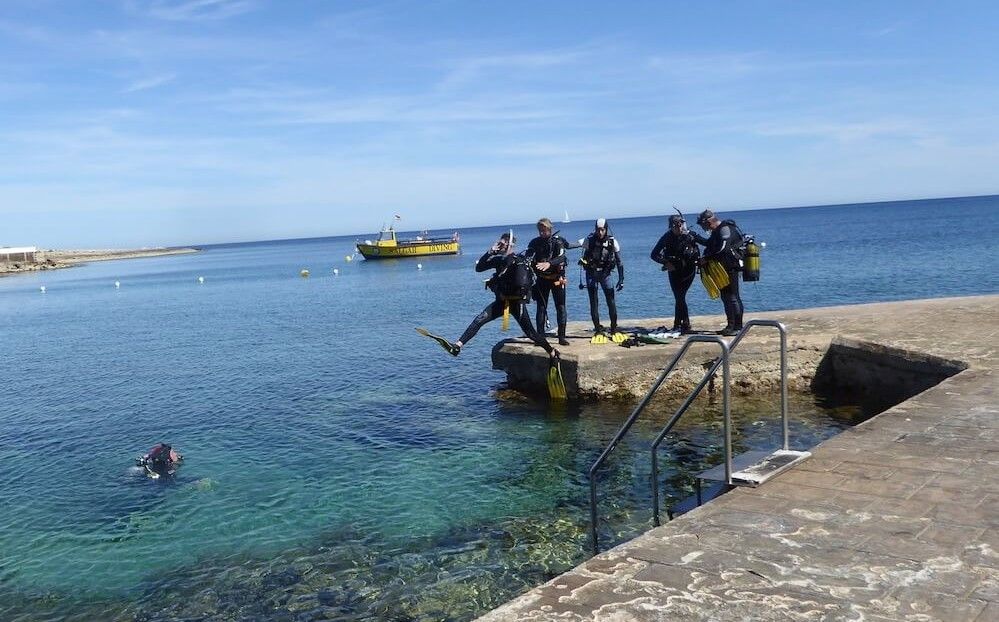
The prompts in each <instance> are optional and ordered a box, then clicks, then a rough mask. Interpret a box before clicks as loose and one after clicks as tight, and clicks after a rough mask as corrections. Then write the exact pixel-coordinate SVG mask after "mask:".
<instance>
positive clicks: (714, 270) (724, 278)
mask: <svg viewBox="0 0 999 622" xmlns="http://www.w3.org/2000/svg"><path fill="white" fill-rule="evenodd" d="M708 272H710V273H711V280H712V281H714V282H715V285H716V286H717V287H718V289H724V288H726V287H728V272H727V271H726V270H725V266H723V265H721V262H720V261H716V260H714V259H711V260H709V261H708Z"/></svg>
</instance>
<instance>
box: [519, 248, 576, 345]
mask: <svg viewBox="0 0 999 622" xmlns="http://www.w3.org/2000/svg"><path fill="white" fill-rule="evenodd" d="M568 246H569V243H568V242H566V241H565V239H564V238H562V237H560V236H558V235H555V234H552V235H550V236H548V238H544V237H542V236H540V235H539V236H538V237H536V238H534V239H533V240H531V243H530V244H528V245H527V251H526V252H525V253H524V254H525V255H527V257H529V258H530V259H531V265H532V266H533V267H534V274H535V275H537V279H536V280H535V282H534V300H536V301H537V303H538V306H537V312H536V314H535V318H534V319H535V320H536V322H537V326H538V332H539V333H541V334H544V333H545V324H547V323H548V297H549V294H550V295H551V297H552V298H554V299H555V316H556V318H557V319H558V339H559V342H560V343H562V342H564V341H565V323H566V319H567V317H568V316H567V315H566V311H565V264H566V256H565V249H566V248H568ZM542 262H548V263H549V264H550V265H549V266H548V269H547V270H545V271H541V270H538V269H537V265H538V264H539V263H542Z"/></svg>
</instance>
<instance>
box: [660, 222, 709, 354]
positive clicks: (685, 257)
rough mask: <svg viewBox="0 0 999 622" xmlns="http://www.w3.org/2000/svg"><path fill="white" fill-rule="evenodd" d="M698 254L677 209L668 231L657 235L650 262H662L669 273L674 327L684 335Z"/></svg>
mask: <svg viewBox="0 0 999 622" xmlns="http://www.w3.org/2000/svg"><path fill="white" fill-rule="evenodd" d="M700 254H701V253H700V251H699V250H698V248H697V242H696V240H695V238H694V235H693V234H692V233H691V232H690V230H688V229H687V222H686V221H685V220H684V219H683V215H682V214H680V213H679V211H677V213H676V214H674V215H672V216H670V217H669V231H667V232H666V233H664V234H663V236H662V237H661V238H659V241H658V242H656V245H655V247H653V249H652V252H651V253H650V255H649V256H650V257H651V258H652V261H654V262H656V263H658V264H662V269H663V270H664V271H665V272H667V273H669V287H670V289H671V290H673V299H674V300H675V305H674V308H673V330H675V331H679V332H680V333H682V334H684V335H686V334H689V333H690V311H689V310H688V309H687V290H688V289H690V285H691V283H693V282H694V276H695V275H696V274H697V260H698V258H699V256H700Z"/></svg>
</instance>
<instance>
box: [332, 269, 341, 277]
mask: <svg viewBox="0 0 999 622" xmlns="http://www.w3.org/2000/svg"><path fill="white" fill-rule="evenodd" d="M339 275H340V270H338V269H337V268H333V276H339Z"/></svg>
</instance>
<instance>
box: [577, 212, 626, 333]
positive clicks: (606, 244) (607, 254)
mask: <svg viewBox="0 0 999 622" xmlns="http://www.w3.org/2000/svg"><path fill="white" fill-rule="evenodd" d="M579 262H580V264H582V266H583V270H584V271H585V272H586V293H587V294H588V295H589V297H590V319H592V320H593V332H594V333H597V334H601V333H603V332H604V327H603V326H601V325H600V311H599V309H598V308H597V287H598V286H599V287H600V289H602V290H604V299H605V300H607V312H608V314H609V315H610V332H611V334H614V333H616V332H617V305H616V304H615V302H614V289H615V288H614V287H612V286H611V284H610V275H611V272H612V271H613V270H614V269H615V268H617V287H616V289H617V291H621V290H622V289H624V264H623V263H622V262H621V246H620V245H619V244H618V243H617V240H615V239H614V236H612V235H611V234H610V228H609V227H608V225H607V219H605V218H600V219H598V220H597V222H596V225H595V227H594V231H593V233H591V234H590V235H588V236H586V240H585V241H584V242H583V258H582V259H580V260H579Z"/></svg>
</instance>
